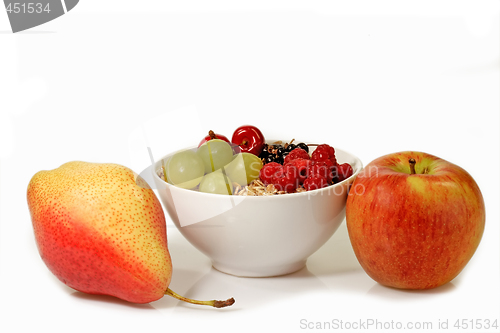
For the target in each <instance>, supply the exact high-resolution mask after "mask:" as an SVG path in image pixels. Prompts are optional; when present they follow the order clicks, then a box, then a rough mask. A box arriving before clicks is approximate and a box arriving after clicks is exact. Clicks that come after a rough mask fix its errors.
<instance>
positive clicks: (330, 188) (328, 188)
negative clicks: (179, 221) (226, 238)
mask: <svg viewBox="0 0 500 333" xmlns="http://www.w3.org/2000/svg"><path fill="white" fill-rule="evenodd" d="M278 141H282V142H283V140H266V143H268V144H273V143H276V142H278ZM297 142H304V143H306V144H308V143H307V142H306V141H297ZM195 148H198V147H197V146H192V147H187V148H182V149H178V150H176V151H174V152H170V153H168V154H165V155H163V156H162V157H161V158H159V159H157V160H156V161H155V162H154V164H153V168H151V172H152V173H153V177H154V179H155V181H160V182H161V183H162V184H164V185H165V186H167V188H168V187H174V188H175V189H176V190H179V191H189V192H192V193H193V194H194V193H197V194H194V195H200V196H204V195H205V196H211V197H214V196H215V197H221V198H228V197H229V198H231V197H233V198H234V197H241V198H245V199H247V198H261V199H250V200H262V198H290V197H292V196H295V197H297V196H300V195H302V196H316V195H323V192H329V191H333V192H334V190H333V189H334V188H337V187H340V186H344V184H345V183H347V182H349V181H351V180H354V179H355V178H356V176H357V175H358V174H359V173H360V172H361V170H363V168H364V166H363V162H361V160H360V159H359V157H357V156H356V155H354V154H352V153H350V152H349V151H347V150H345V149H342V148H338V147H334V149H335V151H337V149H338V150H339V151H341V152H342V153H345V154H347V155H350V156H351V157H352V158H354V160H355V161H356V164H357V165H359V169H358V170H354V172H353V174H352V175H351V176H350V177H349V178H346V179H344V180H343V181H341V182H339V183H336V184H333V185H329V186H326V187H323V188H320V189H316V190H312V191H304V192H295V193H286V194H283V195H268V196H253V195H249V196H238V195H226V194H216V193H204V192H200V191H194V190H191V189H185V188H182V187H178V186H175V185H173V184H170V183H167V182H166V181H165V180H164V179H162V178H161V177H160V176H159V175H158V173H157V171H158V170H159V169H158V167H157V166H158V164H159V163H160V161H162V160H164V159H165V158H167V157H169V156H172V155H174V154H176V153H178V152H181V151H184V150H190V149H195ZM314 149H316V148H314ZM313 151H314V150H313ZM320 193H321V194H320ZM272 200H280V199H272Z"/></svg>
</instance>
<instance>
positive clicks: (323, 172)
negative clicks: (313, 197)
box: [307, 160, 334, 183]
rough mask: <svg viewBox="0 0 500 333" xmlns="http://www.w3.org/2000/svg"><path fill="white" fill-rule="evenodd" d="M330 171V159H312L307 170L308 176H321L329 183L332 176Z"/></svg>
mask: <svg viewBox="0 0 500 333" xmlns="http://www.w3.org/2000/svg"><path fill="white" fill-rule="evenodd" d="M332 171H333V170H332V162H331V161H330V160H322V161H313V162H312V163H311V165H310V166H309V169H308V170H307V172H308V175H309V176H311V175H320V176H323V177H325V178H326V181H327V182H328V183H331V181H332V179H333V177H334V173H333V172H332Z"/></svg>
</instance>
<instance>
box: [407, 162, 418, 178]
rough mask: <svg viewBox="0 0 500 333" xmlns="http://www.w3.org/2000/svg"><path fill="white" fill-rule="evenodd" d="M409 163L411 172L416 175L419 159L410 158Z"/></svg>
mask: <svg viewBox="0 0 500 333" xmlns="http://www.w3.org/2000/svg"><path fill="white" fill-rule="evenodd" d="M408 163H410V172H411V174H412V175H414V174H415V163H417V161H415V159H414V158H410V159H409V160H408Z"/></svg>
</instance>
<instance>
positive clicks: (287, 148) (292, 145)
mask: <svg viewBox="0 0 500 333" xmlns="http://www.w3.org/2000/svg"><path fill="white" fill-rule="evenodd" d="M295 148H297V146H296V145H295V144H293V143H290V144H289V145H288V146H287V147H286V151H287V152H291V151H292V150H294V149H295Z"/></svg>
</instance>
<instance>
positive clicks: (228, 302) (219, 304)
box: [165, 288, 234, 308]
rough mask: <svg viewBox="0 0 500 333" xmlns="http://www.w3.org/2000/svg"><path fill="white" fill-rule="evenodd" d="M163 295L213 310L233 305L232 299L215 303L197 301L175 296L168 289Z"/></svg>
mask: <svg viewBox="0 0 500 333" xmlns="http://www.w3.org/2000/svg"><path fill="white" fill-rule="evenodd" d="M165 295H169V296H172V297H173V298H177V299H178V300H181V301H184V302H188V303H192V304H198V305H208V306H213V307H214V308H224V307H226V306H230V305H233V304H234V298H232V297H231V298H229V299H227V300H225V301H216V300H211V301H197V300H194V299H190V298H186V297H184V296H181V295H179V294H177V293H176V292H174V291H172V290H171V289H170V288H167V291H165Z"/></svg>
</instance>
